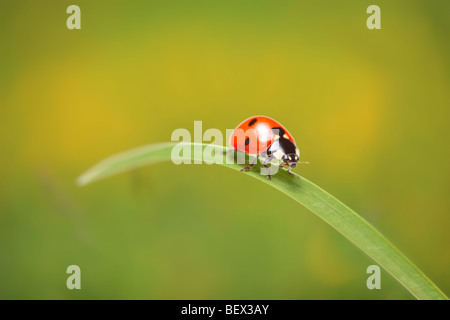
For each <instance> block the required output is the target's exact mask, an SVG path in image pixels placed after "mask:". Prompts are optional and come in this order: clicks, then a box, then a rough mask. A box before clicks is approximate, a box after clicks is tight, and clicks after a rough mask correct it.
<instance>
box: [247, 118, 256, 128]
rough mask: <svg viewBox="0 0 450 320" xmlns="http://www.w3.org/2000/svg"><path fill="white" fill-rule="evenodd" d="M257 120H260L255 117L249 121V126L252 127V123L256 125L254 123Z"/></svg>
mask: <svg viewBox="0 0 450 320" xmlns="http://www.w3.org/2000/svg"><path fill="white" fill-rule="evenodd" d="M256 121H258V119H256V118H255V119H252V120H250V122H249V123H248V126H249V127H251V126H252V125H254V124H255V122H256Z"/></svg>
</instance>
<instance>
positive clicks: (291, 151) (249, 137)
mask: <svg viewBox="0 0 450 320" xmlns="http://www.w3.org/2000/svg"><path fill="white" fill-rule="evenodd" d="M230 145H231V146H232V147H233V148H234V149H236V150H238V151H241V152H245V153H247V154H250V155H256V157H255V159H254V160H253V162H252V163H251V164H250V165H249V166H248V167H245V168H243V169H242V170H241V171H248V170H250V169H251V167H253V166H254V165H255V163H256V161H257V160H258V158H259V156H261V155H263V154H264V155H265V159H264V162H263V165H264V167H266V168H268V169H269V174H268V176H267V177H268V178H269V179H270V167H269V165H268V164H269V162H271V161H272V160H273V159H277V160H279V161H280V162H281V164H280V165H279V166H280V168H283V167H284V166H289V169H288V173H289V174H290V175H293V174H292V172H291V169H293V168H295V167H296V166H297V163H298V161H299V159H300V151H299V149H298V148H297V146H296V145H295V141H294V138H293V137H292V135H291V134H290V133H289V131H287V129H286V128H285V127H283V126H282V125H281V124H280V123H279V122H277V121H275V120H274V119H272V118H269V117H265V116H254V117H250V118H248V119H247V120H245V121H243V122H241V123H240V124H239V125H238V126H237V127H236V129H234V131H233V133H232V134H231V137H230Z"/></svg>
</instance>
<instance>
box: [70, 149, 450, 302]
mask: <svg viewBox="0 0 450 320" xmlns="http://www.w3.org/2000/svg"><path fill="white" fill-rule="evenodd" d="M175 145H179V146H184V147H186V148H188V149H189V150H191V152H190V154H184V153H182V155H181V156H180V155H179V154H178V153H179V152H174V155H173V157H172V150H173V148H174V146H175ZM197 148H198V149H197ZM193 149H197V151H199V152H194V150H193ZM211 149H213V151H214V152H211ZM204 151H206V152H204ZM214 156H216V158H217V159H219V161H216V162H223V163H222V164H221V165H224V166H226V167H229V168H231V169H235V170H241V169H242V168H243V167H244V166H243V165H240V164H236V161H234V160H236V152H235V151H234V150H233V149H230V148H225V147H220V146H211V145H207V144H194V143H192V144H186V143H183V144H179V143H162V144H155V145H149V146H144V147H140V148H137V149H133V150H130V151H127V152H123V153H120V154H118V155H115V156H112V157H110V158H107V159H105V160H103V161H102V162H100V163H98V164H97V165H95V166H94V167H92V168H91V169H89V170H88V171H86V172H85V173H84V174H83V175H81V176H80V177H79V178H78V179H77V183H78V185H80V186H83V185H87V184H89V183H91V182H94V181H96V180H99V179H103V178H106V177H108V176H111V175H114V174H117V173H120V172H124V171H127V170H131V169H134V168H137V167H141V166H144V165H148V164H152V163H157V162H163V161H171V160H185V161H191V160H197V161H199V160H202V158H203V161H205V162H210V163H211V162H214V160H215V159H214ZM242 174H245V175H248V176H251V177H253V178H255V179H257V180H259V181H262V182H263V183H267V184H269V185H270V186H272V187H274V188H275V189H278V190H279V191H281V192H282V193H284V194H286V195H288V196H289V197H291V198H293V199H294V200H296V201H297V202H299V203H300V204H302V205H303V206H305V207H306V208H308V209H309V210H311V211H312V212H313V213H315V214H316V215H317V216H318V217H320V218H321V219H322V220H324V221H325V222H327V223H328V224H330V225H331V226H332V227H333V228H335V229H336V230H337V231H339V232H340V233H341V234H342V235H343V236H344V237H346V238H347V239H348V240H350V241H351V242H353V244H355V245H356V246H357V247H359V248H360V249H361V250H362V251H364V252H365V253H366V254H367V255H368V256H369V257H371V258H372V259H373V260H374V261H375V262H376V263H377V264H378V265H379V266H381V267H383V268H384V270H386V271H387V272H389V273H390V274H391V275H392V276H393V277H394V278H395V279H396V280H397V281H398V282H400V283H401V284H402V285H403V286H404V287H405V288H406V289H408V290H409V292H411V294H412V295H413V296H414V297H416V298H417V299H448V298H447V296H446V295H445V294H444V293H443V292H442V291H441V290H440V289H439V288H438V287H437V286H436V285H435V284H434V283H433V282H432V281H431V280H430V279H429V278H427V277H426V276H425V275H424V274H423V273H422V272H421V271H420V270H419V269H418V268H417V267H416V266H415V265H414V264H413V263H412V262H411V261H410V260H409V259H408V258H407V257H406V256H405V255H404V254H403V253H401V252H400V251H399V250H398V249H397V248H396V247H395V246H394V245H393V244H392V243H391V242H390V241H388V240H387V239H386V238H385V237H384V236H383V235H382V234H381V233H380V232H378V231H377V230H376V229H375V228H374V227H373V226H372V225H371V224H369V223H368V222H367V221H366V220H364V219H363V218H362V217H361V216H359V215H358V214H357V213H355V212H354V211H353V210H352V209H350V208H349V207H347V206H346V205H345V204H343V203H342V202H340V201H339V200H337V199H336V198H335V197H333V196H332V195H331V194H329V193H327V192H326V191H324V190H323V189H321V188H320V187H318V186H316V185H315V184H314V183H312V182H310V181H308V180H307V179H305V178H303V177H301V176H299V175H297V174H294V176H291V175H289V174H288V173H287V172H286V170H284V169H280V170H279V171H278V173H277V174H275V175H273V176H272V179H271V180H269V179H267V177H266V176H264V175H261V174H260V170H259V165H256V166H255V168H254V169H252V170H250V171H248V172H246V173H242Z"/></svg>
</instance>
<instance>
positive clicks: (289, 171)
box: [287, 167, 294, 176]
mask: <svg viewBox="0 0 450 320" xmlns="http://www.w3.org/2000/svg"><path fill="white" fill-rule="evenodd" d="M291 169H292V167H289V169H288V171H287V172H288V173H289V174H290V175H291V176H294V174H293V173H292V172H291Z"/></svg>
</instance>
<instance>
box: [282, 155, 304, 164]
mask: <svg viewBox="0 0 450 320" xmlns="http://www.w3.org/2000/svg"><path fill="white" fill-rule="evenodd" d="M299 159H300V157H299V156H298V154H297V153H288V154H285V155H283V158H282V159H281V160H282V161H283V162H284V163H286V164H287V165H288V166H289V167H291V168H295V167H296V166H297V162H298V160H299Z"/></svg>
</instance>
